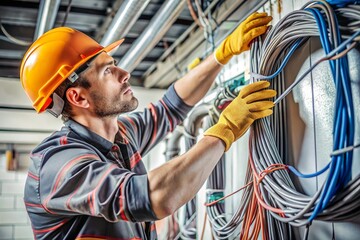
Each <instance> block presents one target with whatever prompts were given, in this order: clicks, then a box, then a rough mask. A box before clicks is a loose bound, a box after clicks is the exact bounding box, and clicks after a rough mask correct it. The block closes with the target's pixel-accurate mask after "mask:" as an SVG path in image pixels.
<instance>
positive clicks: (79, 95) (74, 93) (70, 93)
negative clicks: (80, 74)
mask: <svg viewBox="0 0 360 240" xmlns="http://www.w3.org/2000/svg"><path fill="white" fill-rule="evenodd" d="M84 91H85V89H83V88H80V87H70V88H69V89H67V90H66V92H65V95H66V98H67V100H68V101H69V103H71V104H72V105H74V106H76V107H79V108H88V107H89V101H88V100H87V95H86V94H85V92H84Z"/></svg>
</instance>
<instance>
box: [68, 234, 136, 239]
mask: <svg viewBox="0 0 360 240" xmlns="http://www.w3.org/2000/svg"><path fill="white" fill-rule="evenodd" d="M81 239H86V240H90V239H94V240H95V239H99V240H100V239H108V240H141V238H139V237H133V238H114V237H109V236H102V235H93V234H91V235H90V234H86V235H80V236H78V237H76V238H75V240H81Z"/></svg>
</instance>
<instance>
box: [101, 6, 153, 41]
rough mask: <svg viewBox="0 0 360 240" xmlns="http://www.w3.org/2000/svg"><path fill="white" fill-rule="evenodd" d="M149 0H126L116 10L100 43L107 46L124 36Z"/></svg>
mask: <svg viewBox="0 0 360 240" xmlns="http://www.w3.org/2000/svg"><path fill="white" fill-rule="evenodd" d="M149 2H150V0H126V1H124V3H123V4H122V5H121V7H120V8H119V10H118V11H117V12H116V14H115V16H114V19H113V21H112V22H111V23H110V26H109V28H108V30H107V31H106V32H105V34H104V37H103V39H102V40H101V42H100V44H101V45H103V46H107V45H109V44H111V43H112V42H114V41H116V40H118V39H120V38H123V37H125V35H126V34H127V33H128V32H129V31H130V29H131V28H132V27H133V26H134V24H135V22H136V20H137V19H138V18H139V17H140V15H141V13H142V12H143V11H144V10H145V8H146V6H147V5H148V4H149Z"/></svg>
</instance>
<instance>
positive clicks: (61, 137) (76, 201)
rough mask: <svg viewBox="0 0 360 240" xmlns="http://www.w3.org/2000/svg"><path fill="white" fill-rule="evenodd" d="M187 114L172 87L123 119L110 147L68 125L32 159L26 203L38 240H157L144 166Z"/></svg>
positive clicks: (93, 136) (89, 133)
mask: <svg viewBox="0 0 360 240" xmlns="http://www.w3.org/2000/svg"><path fill="white" fill-rule="evenodd" d="M190 109H191V108H190V107H189V106H187V105H186V104H185V103H184V102H183V101H182V100H181V99H180V98H179V97H178V95H177V94H176V92H175V90H174V87H173V86H171V87H170V88H169V90H168V91H167V92H166V93H165V95H164V97H163V98H162V99H161V100H160V101H158V102H157V103H156V104H150V105H149V107H148V108H146V109H145V110H144V111H143V112H138V113H132V114H129V115H126V116H125V115H124V116H120V117H119V118H118V125H119V131H118V134H117V135H116V137H115V141H114V143H112V142H109V141H107V140H106V139H104V138H102V137H101V136H99V135H97V134H96V133H94V132H92V131H90V130H89V129H87V128H86V127H84V126H82V125H80V124H79V123H77V122H75V121H72V120H69V121H67V122H65V125H64V127H62V129H61V130H60V131H57V132H55V133H53V134H52V135H51V136H50V137H48V138H46V139H45V140H44V141H43V142H42V143H41V144H40V145H39V146H37V147H36V148H35V149H34V150H33V151H32V153H31V159H32V163H31V165H30V168H29V173H28V177H27V180H26V185H25V196H24V201H25V205H26V210H27V212H28V214H29V217H30V220H31V224H32V228H33V232H34V237H35V239H156V238H157V234H156V229H155V224H154V222H153V221H154V220H156V216H155V214H154V212H153V211H152V208H151V205H150V200H149V189H148V178H147V175H146V169H145V166H144V164H143V162H142V161H141V159H142V156H143V155H144V154H146V153H147V152H148V151H149V150H150V149H151V148H152V147H153V146H154V145H155V144H157V143H158V142H160V141H161V140H162V139H163V138H164V137H165V136H166V134H167V133H169V132H171V131H172V130H173V129H174V128H175V126H176V125H177V124H179V123H180V122H181V121H182V120H183V119H184V118H185V117H186V114H187V113H188V112H189V110H190ZM144 223H145V224H144ZM143 226H145V228H144V227H143Z"/></svg>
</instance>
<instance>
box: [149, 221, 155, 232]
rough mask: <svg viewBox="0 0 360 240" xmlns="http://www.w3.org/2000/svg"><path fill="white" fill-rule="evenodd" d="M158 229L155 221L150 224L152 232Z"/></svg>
mask: <svg viewBox="0 0 360 240" xmlns="http://www.w3.org/2000/svg"><path fill="white" fill-rule="evenodd" d="M155 230H156V225H155V223H152V224H151V226H150V232H152V231H155Z"/></svg>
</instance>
